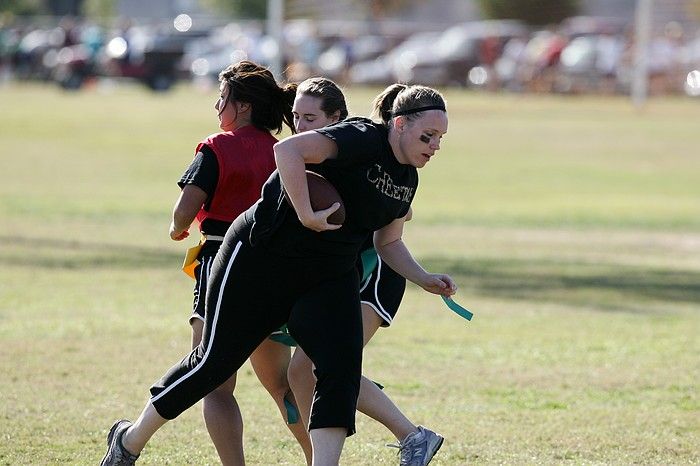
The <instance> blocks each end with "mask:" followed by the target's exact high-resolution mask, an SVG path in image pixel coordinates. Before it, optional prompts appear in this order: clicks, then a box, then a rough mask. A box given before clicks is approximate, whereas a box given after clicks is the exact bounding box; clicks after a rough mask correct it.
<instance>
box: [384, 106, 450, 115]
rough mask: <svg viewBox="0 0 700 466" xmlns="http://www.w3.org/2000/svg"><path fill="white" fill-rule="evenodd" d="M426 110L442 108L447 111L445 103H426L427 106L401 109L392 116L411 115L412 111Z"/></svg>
mask: <svg viewBox="0 0 700 466" xmlns="http://www.w3.org/2000/svg"><path fill="white" fill-rule="evenodd" d="M426 110H442V111H443V112H446V111H447V110H445V106H444V105H426V106H425V107H417V108H411V109H408V110H401V111H398V112H394V113H392V114H391V116H392V117H397V116H401V115H410V114H411V113H418V112H425V111H426Z"/></svg>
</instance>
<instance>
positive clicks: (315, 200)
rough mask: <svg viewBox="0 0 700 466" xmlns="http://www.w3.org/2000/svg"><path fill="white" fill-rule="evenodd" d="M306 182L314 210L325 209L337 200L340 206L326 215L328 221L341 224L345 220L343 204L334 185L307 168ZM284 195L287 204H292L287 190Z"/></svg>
mask: <svg viewBox="0 0 700 466" xmlns="http://www.w3.org/2000/svg"><path fill="white" fill-rule="evenodd" d="M306 183H307V184H308V185H309V201H311V208H312V209H313V210H314V212H317V211H319V210H324V209H327V208H329V207H330V206H332V205H333V204H334V203H336V202H338V203H340V207H339V208H338V210H336V211H335V212H333V213H332V214H331V215H330V216H329V217H328V223H331V224H333V225H342V224H343V222H344V221H345V204H343V200H342V199H341V198H340V194H339V193H338V190H336V189H335V186H333V185H332V184H331V183H330V181H328V180H327V179H325V178H324V177H323V176H321V175H319V174H318V173H314V172H312V171H309V170H306ZM284 197H285V198H286V199H287V202H288V203H289V205H292V202H291V201H290V200H289V196H288V195H287V191H285V192H284Z"/></svg>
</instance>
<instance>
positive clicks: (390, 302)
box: [360, 258, 406, 327]
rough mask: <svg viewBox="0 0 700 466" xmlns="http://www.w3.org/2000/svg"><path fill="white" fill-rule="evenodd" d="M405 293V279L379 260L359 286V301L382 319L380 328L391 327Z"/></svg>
mask: <svg viewBox="0 0 700 466" xmlns="http://www.w3.org/2000/svg"><path fill="white" fill-rule="evenodd" d="M404 291H406V279H405V278H403V277H402V276H401V275H399V274H398V273H396V272H395V271H394V270H393V269H392V268H391V267H389V266H388V265H387V264H386V262H383V261H382V260H381V258H377V266H376V267H375V268H374V270H372V273H371V274H370V275H369V277H367V279H366V280H365V281H363V282H362V283H361V284H360V300H361V302H362V304H367V305H368V306H370V307H371V308H372V309H374V312H376V313H377V315H378V316H379V317H380V318H381V319H382V321H383V322H382V324H381V326H382V327H388V326H389V325H391V322H392V320H394V316H395V315H396V312H397V311H398V310H399V305H400V304H401V300H402V299H403V294H404Z"/></svg>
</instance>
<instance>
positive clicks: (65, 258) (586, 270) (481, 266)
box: [0, 236, 700, 312]
mask: <svg viewBox="0 0 700 466" xmlns="http://www.w3.org/2000/svg"><path fill="white" fill-rule="evenodd" d="M183 253H184V248H183ZM183 253H179V252H173V251H170V250H165V249H159V248H148V247H139V246H133V245H123V244H110V243H99V242H81V241H70V240H62V239H47V238H24V237H9V236H5V237H2V236H0V261H2V263H3V264H8V265H14V266H18V267H34V268H38V269H88V270H89V269H99V268H112V269H115V268H122V269H142V268H172V267H173V266H174V265H180V264H181V261H182V257H183ZM419 259H420V261H421V263H422V264H423V265H424V266H425V267H426V268H427V269H429V270H434V271H440V272H446V273H449V274H450V275H451V276H452V277H453V278H455V280H457V282H458V283H459V284H460V286H461V289H462V293H463V294H465V295H466V294H468V293H476V294H479V295H482V296H486V297H490V298H497V299H498V298H500V299H513V300H519V301H532V302H551V303H559V304H562V303H563V304H569V305H575V306H582V307H596V308H602V309H606V310H625V311H635V312H644V311H647V310H651V309H650V307H651V306H650V304H652V303H656V304H657V306H656V307H657V308H658V303H664V302H665V303H678V304H694V303H699V302H700V272H698V271H693V270H684V269H674V268H671V267H669V268H645V267H633V266H629V265H621V264H614V263H603V264H592V263H587V262H584V261H566V260H561V261H557V260H554V259H538V260H534V259H528V260H518V259H511V258H495V259H467V258H462V259H453V258H444V257H435V256H433V257H420V258H419Z"/></svg>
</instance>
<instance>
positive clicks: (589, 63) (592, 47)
mask: <svg viewBox="0 0 700 466" xmlns="http://www.w3.org/2000/svg"><path fill="white" fill-rule="evenodd" d="M624 49H625V42H624V37H622V36H618V35H614V34H593V35H583V36H579V37H576V38H574V39H573V40H572V41H571V42H569V43H568V44H567V45H566V47H564V49H563V50H562V52H561V57H560V59H559V65H558V74H557V79H556V82H555V90H557V91H558V92H566V93H582V92H603V93H612V92H614V90H615V87H616V86H615V75H616V71H617V67H618V64H619V62H620V59H621V58H622V53H623V51H624Z"/></svg>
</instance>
